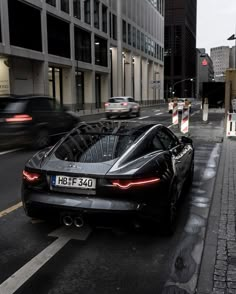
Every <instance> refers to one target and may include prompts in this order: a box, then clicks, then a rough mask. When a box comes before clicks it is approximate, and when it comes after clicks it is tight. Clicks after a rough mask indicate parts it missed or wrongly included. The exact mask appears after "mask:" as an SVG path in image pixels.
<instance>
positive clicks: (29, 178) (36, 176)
mask: <svg viewBox="0 0 236 294" xmlns="http://www.w3.org/2000/svg"><path fill="white" fill-rule="evenodd" d="M23 178H24V179H25V180H26V181H28V182H35V181H37V180H38V179H39V178H40V174H37V173H31V172H27V171H25V170H23Z"/></svg>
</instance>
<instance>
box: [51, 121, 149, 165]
mask: <svg viewBox="0 0 236 294" xmlns="http://www.w3.org/2000/svg"><path fill="white" fill-rule="evenodd" d="M148 128H149V126H139V127H135V128H130V127H127V126H126V125H124V124H123V125H122V123H120V125H119V123H117V124H116V125H112V124H111V125H108V124H107V125H105V124H97V125H94V126H91V125H83V126H81V127H78V128H76V129H74V131H73V132H72V133H71V134H70V135H69V136H68V137H67V138H66V140H65V141H64V142H62V144H61V145H60V146H59V147H58V148H57V150H56V152H55V155H56V157H57V158H59V159H61V160H65V161H73V162H87V163H96V162H106V161H110V160H114V159H116V158H119V157H120V156H121V155H122V154H124V152H125V151H126V150H127V149H128V148H129V147H130V146H131V145H132V144H133V142H134V141H135V140H137V139H138V138H139V137H140V136H141V135H142V134H143V133H144V132H145V131H146V130H147V129H148Z"/></svg>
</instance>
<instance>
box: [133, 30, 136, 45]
mask: <svg viewBox="0 0 236 294" xmlns="http://www.w3.org/2000/svg"><path fill="white" fill-rule="evenodd" d="M133 47H134V48H136V28H135V27H133Z"/></svg>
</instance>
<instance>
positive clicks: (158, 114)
mask: <svg viewBox="0 0 236 294" xmlns="http://www.w3.org/2000/svg"><path fill="white" fill-rule="evenodd" d="M161 114H163V112H160V113H156V114H155V115H161Z"/></svg>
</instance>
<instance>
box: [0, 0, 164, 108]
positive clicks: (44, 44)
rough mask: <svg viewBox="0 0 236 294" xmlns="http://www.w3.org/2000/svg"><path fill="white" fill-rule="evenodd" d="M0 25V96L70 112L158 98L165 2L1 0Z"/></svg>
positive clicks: (152, 0)
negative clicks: (23, 97)
mask: <svg viewBox="0 0 236 294" xmlns="http://www.w3.org/2000/svg"><path fill="white" fill-rule="evenodd" d="M0 26H1V27H0V32H1V34H0V54H1V57H0V94H7V93H12V94H47V95H48V94H49V95H51V96H53V97H55V99H56V100H57V101H59V102H60V103H61V104H63V105H67V106H69V107H70V108H71V109H73V110H78V109H90V108H101V107H103V104H104V102H105V101H106V100H107V99H108V98H109V97H110V96H116V95H131V96H134V97H135V99H136V100H137V101H141V102H144V103H145V102H146V101H148V100H150V101H155V100H159V99H161V98H162V97H163V75H164V70H163V68H164V67H163V65H164V0H126V1H124V0H73V1H71V0H30V1H26V0H25V1H20V0H8V1H1V2H0Z"/></svg>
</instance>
